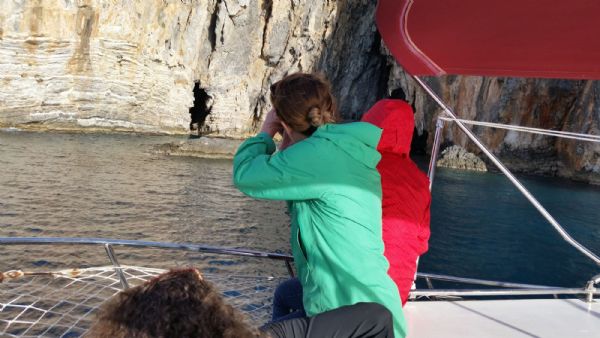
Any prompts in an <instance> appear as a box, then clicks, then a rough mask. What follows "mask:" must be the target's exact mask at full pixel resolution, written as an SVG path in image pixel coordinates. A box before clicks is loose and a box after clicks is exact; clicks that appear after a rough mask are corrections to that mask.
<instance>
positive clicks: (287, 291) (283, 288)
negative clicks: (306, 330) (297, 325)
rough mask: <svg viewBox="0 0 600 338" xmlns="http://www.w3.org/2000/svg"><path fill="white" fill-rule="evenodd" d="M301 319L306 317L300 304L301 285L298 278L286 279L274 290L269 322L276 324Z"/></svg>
mask: <svg viewBox="0 0 600 338" xmlns="http://www.w3.org/2000/svg"><path fill="white" fill-rule="evenodd" d="M301 317H306V313H305V312H304V305H303V304H302V285H301V284H300V280H299V279H298V278H292V279H288V280H286V281H285V282H283V283H281V284H279V285H278V286H277V289H275V294H274V295H273V316H272V318H271V321H273V322H278V321H280V320H286V319H293V318H301Z"/></svg>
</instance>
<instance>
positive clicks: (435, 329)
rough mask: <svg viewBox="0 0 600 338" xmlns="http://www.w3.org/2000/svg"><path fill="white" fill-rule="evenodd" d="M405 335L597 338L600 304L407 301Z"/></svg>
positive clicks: (532, 301) (559, 301)
mask: <svg viewBox="0 0 600 338" xmlns="http://www.w3.org/2000/svg"><path fill="white" fill-rule="evenodd" d="M404 313H405V316H406V320H407V322H408V332H409V335H408V337H409V338H422V337H462V338H466V337H574V338H576V337H595V338H598V337H600V302H598V301H596V302H594V303H586V302H583V301H581V300H577V299H527V300H476V301H439V302H438V301H432V302H409V303H408V304H407V305H406V306H405V308H404Z"/></svg>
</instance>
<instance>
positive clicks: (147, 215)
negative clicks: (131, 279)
mask: <svg viewBox="0 0 600 338" xmlns="http://www.w3.org/2000/svg"><path fill="white" fill-rule="evenodd" d="M175 139H177V138H174V137H149V136H132V135H85V134H40V133H25V132H18V131H16V132H7V131H4V132H0V236H46V237H48V236H63V237H108V238H122V239H138V240H152V241H168V242H197V243H205V244H209V245H218V246H231V247H242V248H252V249H258V250H268V251H277V252H288V250H289V249H288V248H289V246H288V241H287V238H288V231H289V228H288V221H287V216H286V215H285V212H284V211H285V207H284V205H283V203H281V202H265V201H255V200H251V199H249V198H247V197H245V196H243V195H242V194H240V193H239V192H238V191H237V190H236V189H235V188H234V187H233V186H232V184H231V161H227V160H203V159H197V158H180V157H168V156H163V155H159V154H156V153H154V152H153V151H152V148H153V146H154V145H156V144H161V143H166V142H169V141H173V140H175ZM524 182H525V185H526V186H527V187H529V188H530V189H531V190H532V191H533V192H534V193H536V195H537V196H538V197H539V199H540V201H541V202H542V204H544V205H545V206H546V207H547V208H548V209H549V211H550V212H551V213H553V214H554V215H555V217H556V218H557V219H558V220H559V221H560V222H562V223H563V224H564V225H565V226H566V228H567V229H568V230H569V231H570V232H571V233H572V235H573V236H574V237H575V238H576V239H577V240H579V241H581V242H582V243H583V244H585V245H587V246H588V247H589V248H590V249H592V250H593V251H595V252H596V253H600V221H599V219H600V188H599V187H593V186H587V185H580V184H575V183H569V182H564V181H556V180H549V179H536V178H526V179H525V180H524ZM430 246H431V249H430V251H429V253H428V254H426V255H425V256H424V257H423V258H422V260H421V271H426V272H436V273H446V274H452V275H457V276H465V277H474V278H486V279H497V280H506V281H515V282H524V283H538V284H547V285H557V286H563V285H565V286H566V285H570V286H575V285H576V286H581V285H583V283H584V282H585V281H586V280H588V279H589V277H591V276H592V275H594V274H596V273H600V267H597V266H595V265H594V263H592V262H590V261H589V260H588V259H587V258H586V257H584V256H582V255H581V254H579V253H578V252H576V251H575V250H574V249H572V248H570V247H569V246H568V245H567V244H566V243H564V242H563V241H561V240H560V238H559V236H558V235H557V234H556V233H555V232H554V231H553V230H552V229H551V227H550V226H549V225H548V224H546V222H545V221H544V220H543V219H542V218H541V216H539V215H538V214H537V212H536V211H535V210H534V209H533V208H532V207H530V206H529V205H528V204H527V203H526V201H525V199H524V198H522V197H521V196H520V194H519V193H518V192H517V191H516V190H515V189H514V188H512V186H510V185H509V183H508V181H507V180H506V179H505V178H504V177H502V176H500V175H496V174H477V173H466V172H460V171H452V170H439V171H438V174H437V176H436V182H435V186H434V192H433V206H432V238H431V241H430ZM0 251H1V252H0V255H1V256H0V257H2V258H0V270H8V269H14V268H23V267H25V268H30V269H33V268H35V269H50V268H57V267H61V268H63V267H65V266H69V267H75V266H89V265H96V264H103V265H106V264H108V263H107V260H106V258H105V256H104V254H103V250H102V248H98V247H72V246H67V247H47V246H46V247H24V246H17V247H8V246H4V247H2V248H0ZM117 253H118V255H119V258H120V260H121V263H122V264H123V263H124V264H136V265H150V266H159V267H168V266H171V265H182V264H195V265H200V266H202V267H203V268H204V269H209V270H225V271H228V272H236V273H238V272H239V273H245V274H248V273H257V274H265V273H268V274H283V273H285V269H284V267H283V266H282V264H280V263H279V262H276V263H271V262H265V261H257V260H253V259H247V258H244V259H240V258H234V257H233V258H232V257H225V256H218V255H199V254H192V253H181V252H166V251H159V250H130V249H122V248H117Z"/></svg>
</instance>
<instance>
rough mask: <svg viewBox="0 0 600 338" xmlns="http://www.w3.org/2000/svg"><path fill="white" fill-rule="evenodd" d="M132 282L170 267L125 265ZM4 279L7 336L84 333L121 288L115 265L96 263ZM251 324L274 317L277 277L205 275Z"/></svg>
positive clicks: (1, 326)
mask: <svg viewBox="0 0 600 338" xmlns="http://www.w3.org/2000/svg"><path fill="white" fill-rule="evenodd" d="M121 271H122V272H123V274H124V275H125V276H126V278H127V281H128V283H129V285H130V286H135V285H139V284H141V283H143V282H144V281H146V280H148V279H150V278H152V277H154V276H156V275H158V274H160V273H162V272H164V271H166V270H162V269H154V268H143V267H135V266H123V267H122V268H121ZM3 276H4V280H3V281H2V282H1V283H0V336H1V337H65V338H68V337H79V336H81V335H82V334H83V333H85V332H86V330H87V329H88V328H89V327H90V325H91V324H92V323H93V321H94V317H95V316H94V312H95V311H96V310H97V309H98V307H99V306H100V305H102V303H103V302H104V301H106V300H107V299H109V298H110V297H112V296H113V295H115V294H116V293H118V292H119V291H121V283H120V281H119V278H118V275H117V273H116V271H115V268H114V267H112V266H107V267H94V268H86V269H73V270H59V271H53V272H33V273H27V272H22V271H10V272H7V273H4V274H3ZM203 276H204V278H206V279H207V280H209V281H211V282H212V283H213V284H214V285H215V286H216V287H217V288H218V289H219V290H220V291H221V293H222V294H223V296H224V297H225V299H226V300H227V301H228V302H229V303H230V304H231V305H232V306H234V307H236V308H237V309H239V310H241V311H242V312H244V313H245V315H246V318H247V320H248V322H249V323H250V324H252V325H255V326H259V325H262V324H264V323H266V322H267V321H268V320H269V319H270V315H271V306H272V295H273V291H274V288H275V287H276V286H277V285H278V284H279V283H280V282H281V281H282V279H281V278H274V277H250V276H235V275H226V274H213V273H203Z"/></svg>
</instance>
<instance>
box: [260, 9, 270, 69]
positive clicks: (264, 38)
mask: <svg viewBox="0 0 600 338" xmlns="http://www.w3.org/2000/svg"><path fill="white" fill-rule="evenodd" d="M262 10H263V12H264V13H265V14H264V15H265V26H264V27H263V34H262V45H261V47H260V58H261V59H263V60H265V61H268V58H267V57H266V56H265V44H266V43H267V29H268V27H269V22H270V21H271V17H272V16H273V0H265V1H264V2H263V4H262Z"/></svg>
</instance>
